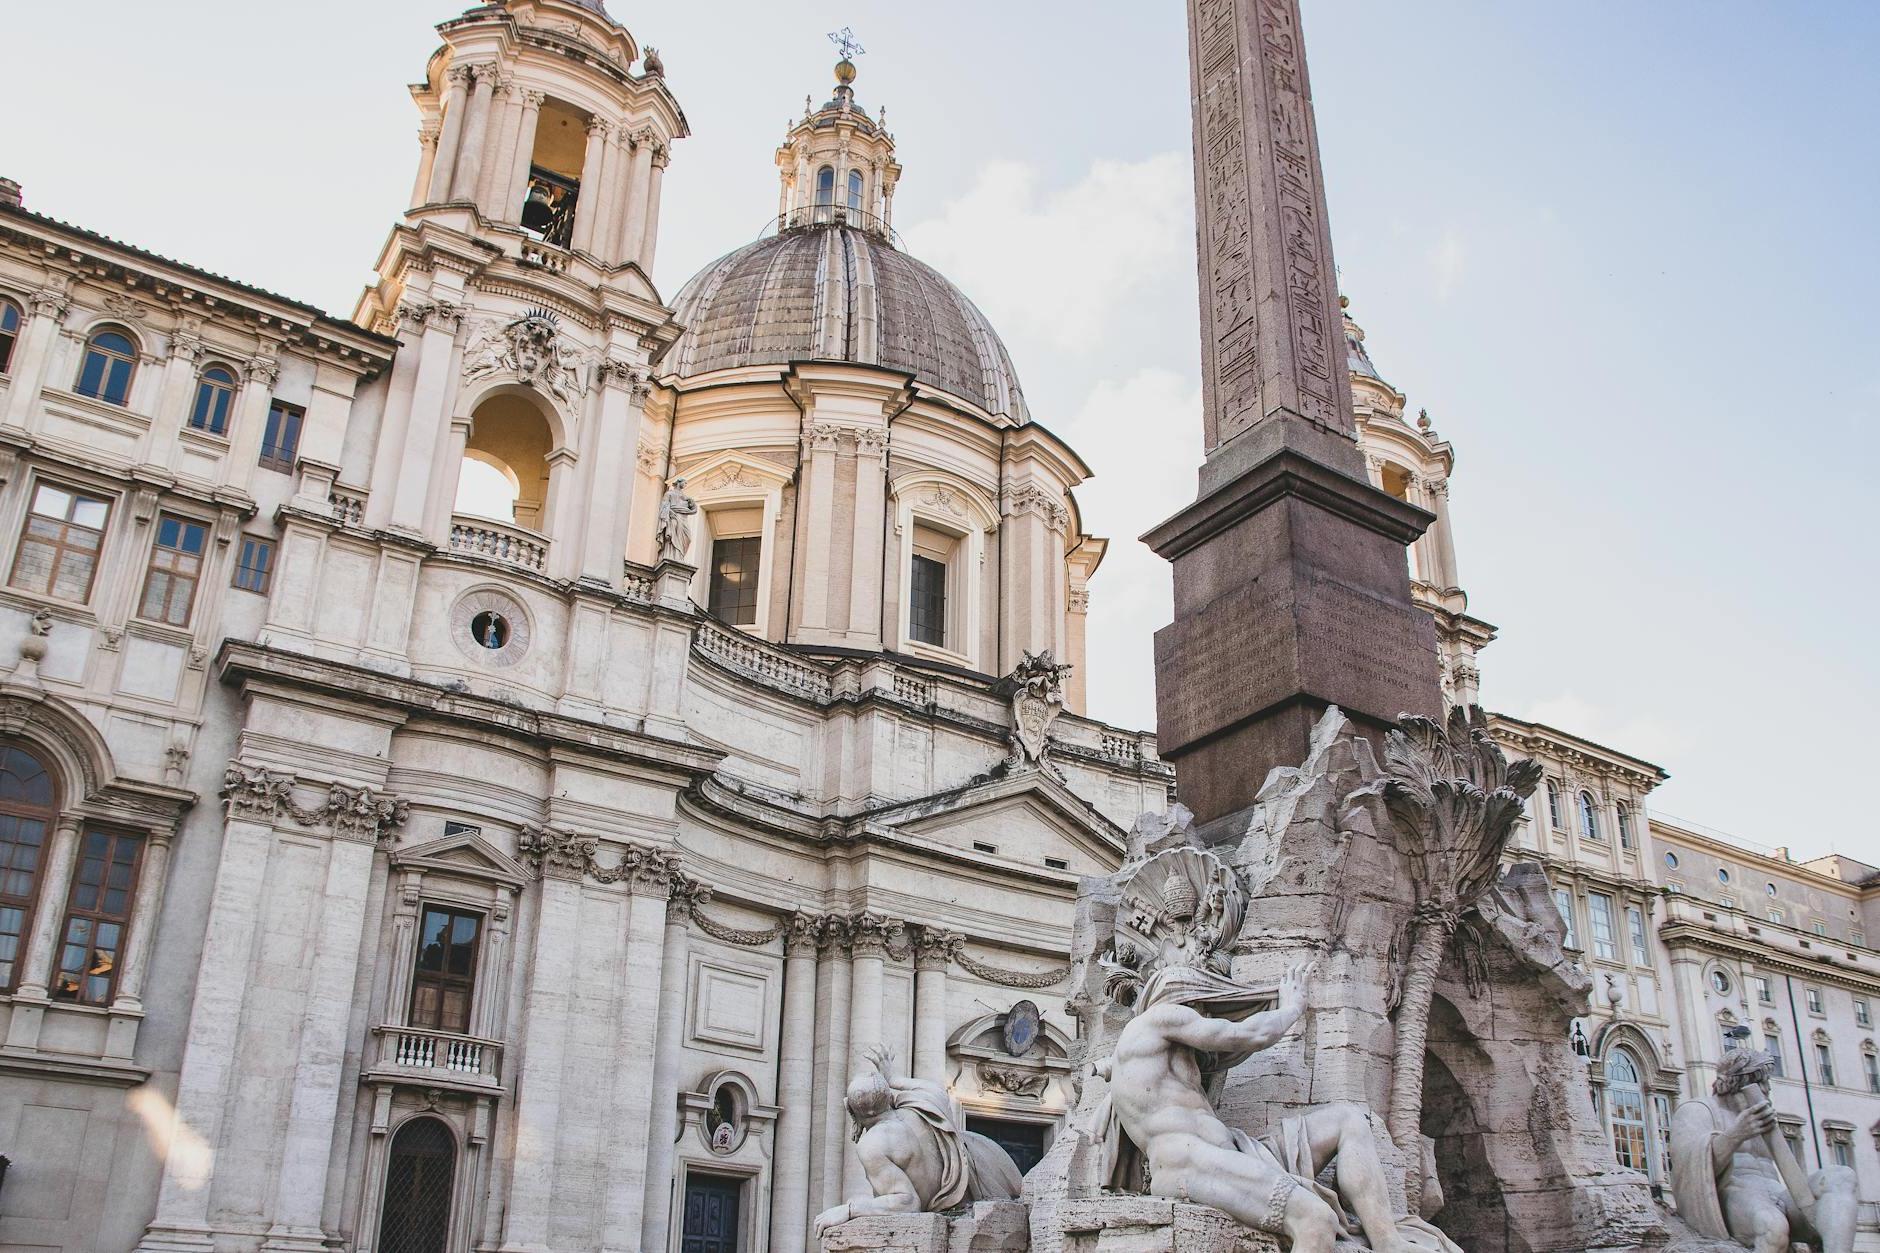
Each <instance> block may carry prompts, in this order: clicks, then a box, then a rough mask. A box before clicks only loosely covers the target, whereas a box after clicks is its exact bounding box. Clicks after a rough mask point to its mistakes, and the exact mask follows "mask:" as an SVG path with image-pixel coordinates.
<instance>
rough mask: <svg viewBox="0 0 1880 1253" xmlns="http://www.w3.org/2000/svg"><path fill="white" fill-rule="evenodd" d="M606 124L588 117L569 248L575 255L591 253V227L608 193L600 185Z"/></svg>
mask: <svg viewBox="0 0 1880 1253" xmlns="http://www.w3.org/2000/svg"><path fill="white" fill-rule="evenodd" d="M607 129H608V127H607V122H606V120H605V119H604V118H598V117H590V118H589V119H588V123H587V153H586V155H585V156H583V157H582V159H581V195H580V198H579V199H577V200H576V201H575V205H574V233H573V236H572V239H571V241H570V242H571V246H572V247H573V248H574V250H575V251H576V252H592V251H594V228H595V226H597V225H598V224H599V217H600V211H601V204H602V202H603V201H605V200H606V199H607V190H606V188H605V186H603V184H602V182H601V157H602V154H603V153H604V152H605V150H606V148H607Z"/></svg>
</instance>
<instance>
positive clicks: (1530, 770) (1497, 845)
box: [1384, 705, 1541, 1214]
mask: <svg viewBox="0 0 1880 1253" xmlns="http://www.w3.org/2000/svg"><path fill="white" fill-rule="evenodd" d="M1384 769H1385V772H1386V775H1387V776H1388V777H1387V778H1386V780H1385V784H1384V803H1385V806H1386V808H1387V809H1388V810H1389V811H1390V816H1391V821H1392V824H1393V825H1394V826H1395V827H1396V830H1397V838H1398V848H1399V849H1400V850H1401V851H1402V852H1403V854H1404V855H1405V857H1406V859H1407V860H1408V862H1409V869H1410V875H1411V880H1412V882H1413V884H1414V886H1415V889H1416V894H1417V905H1416V912H1415V914H1414V915H1413V916H1412V917H1411V920H1410V924H1409V927H1410V932H1411V936H1412V939H1411V942H1410V950H1409V958H1408V960H1407V961H1406V962H1405V964H1404V969H1403V978H1402V980H1401V983H1400V984H1399V987H1398V989H1397V1046H1396V1056H1395V1059H1394V1064H1393V1066H1392V1068H1391V1090H1390V1114H1389V1119H1388V1122H1389V1126H1390V1135H1391V1139H1392V1140H1394V1141H1396V1143H1397V1146H1398V1147H1399V1148H1400V1149H1402V1150H1403V1151H1404V1152H1405V1153H1407V1154H1409V1156H1410V1161H1411V1162H1412V1163H1413V1165H1412V1167H1411V1169H1410V1171H1409V1173H1408V1177H1407V1178H1406V1180H1405V1184H1406V1191H1407V1192H1408V1193H1409V1194H1410V1196H1409V1201H1410V1212H1411V1213H1412V1214H1414V1213H1416V1212H1417V1202H1418V1200H1419V1198H1420V1194H1421V1192H1422V1171H1421V1169H1420V1166H1419V1165H1417V1163H1420V1162H1421V1161H1422V1153H1423V1141H1422V1116H1423V1050H1424V1047H1425V1045H1426V1043H1427V1042H1428V1039H1429V1028H1430V1004H1431V1001H1432V999H1433V998H1434V997H1435V995H1436V973H1437V970H1438V968H1439V967H1440V966H1441V965H1442V960H1443V953H1444V951H1445V950H1446V949H1447V948H1448V946H1449V940H1450V937H1452V936H1453V935H1454V934H1455V933H1456V928H1457V926H1458V925H1459V924H1460V923H1461V921H1462V917H1463V915H1464V914H1466V913H1467V912H1468V911H1469V910H1470V909H1472V908H1473V907H1474V906H1475V904H1476V902H1477V901H1479V900H1480V899H1481V897H1482V895H1483V894H1484V893H1486V892H1487V891H1488V890H1489V889H1490V888H1491V887H1493V886H1494V884H1495V882H1496V880H1497V879H1498V878H1499V877H1500V875H1499V871H1500V866H1501V854H1502V850H1503V849H1504V848H1505V847H1506V846H1507V843H1508V835H1509V832H1511V831H1512V830H1513V829H1514V821H1515V819H1516V818H1517V817H1519V816H1520V814H1521V810H1522V803H1523V802H1524V801H1525V800H1526V799H1527V797H1528V796H1529V795H1530V794H1531V793H1532V792H1533V791H1534V788H1535V785H1536V784H1538V783H1539V782H1540V779H1541V766H1540V764H1539V763H1538V762H1533V761H1521V762H1516V763H1515V764H1513V765H1510V764H1509V763H1508V759H1507V758H1506V757H1504V756H1503V755H1502V752H1501V749H1500V748H1499V747H1497V746H1496V744H1495V742H1494V740H1493V739H1491V738H1490V737H1489V733H1488V719H1487V718H1486V717H1485V716H1484V715H1483V713H1482V710H1481V707H1480V706H1476V705H1471V706H1468V707H1467V708H1463V707H1460V706H1459V707H1457V708H1454V709H1451V710H1450V711H1449V720H1448V725H1447V726H1445V725H1443V724H1442V723H1439V722H1437V721H1435V720H1433V719H1430V718H1423V717H1417V716H1406V717H1404V718H1402V719H1400V720H1399V721H1398V724H1397V729H1396V730H1393V731H1391V732H1390V733H1389V734H1388V735H1387V736H1386V737H1385V740H1384Z"/></svg>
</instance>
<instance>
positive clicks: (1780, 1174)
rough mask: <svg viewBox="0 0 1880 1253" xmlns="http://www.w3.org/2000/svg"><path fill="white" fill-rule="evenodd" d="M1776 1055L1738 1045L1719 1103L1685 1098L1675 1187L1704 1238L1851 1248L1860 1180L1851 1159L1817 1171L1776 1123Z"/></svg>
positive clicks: (1719, 1083) (1674, 1145) (1769, 1249)
mask: <svg viewBox="0 0 1880 1253" xmlns="http://www.w3.org/2000/svg"><path fill="white" fill-rule="evenodd" d="M1774 1069H1775V1059H1774V1058H1772V1057H1770V1056H1769V1055H1768V1054H1767V1053H1763V1052H1759V1051H1756V1050H1753V1049H1739V1050H1737V1051H1735V1052H1733V1053H1731V1054H1730V1055H1729V1057H1727V1058H1726V1059H1725V1060H1724V1063H1723V1065H1722V1066H1721V1067H1720V1068H1719V1069H1718V1071H1717V1078H1716V1081H1715V1082H1714V1083H1712V1084H1711V1085H1710V1091H1711V1093H1712V1094H1713V1095H1714V1096H1715V1097H1716V1100H1715V1101H1686V1102H1684V1103H1683V1104H1682V1105H1679V1106H1678V1112H1677V1113H1676V1114H1675V1115H1674V1116H1673V1117H1672V1119H1671V1190H1672V1193H1673V1194H1674V1195H1675V1196H1676V1197H1677V1199H1678V1215H1679V1217H1681V1218H1683V1219H1684V1221H1685V1222H1687V1223H1689V1224H1690V1225H1691V1226H1692V1227H1693V1228H1695V1229H1696V1230H1697V1232H1698V1233H1699V1234H1700V1235H1706V1236H1709V1237H1711V1238H1712V1239H1713V1240H1735V1241H1736V1242H1737V1243H1738V1244H1740V1245H1742V1246H1743V1247H1745V1248H1748V1249H1753V1250H1755V1253H1789V1247H1790V1244H1791V1242H1793V1241H1804V1240H1805V1241H1807V1242H1808V1243H1810V1244H1811V1245H1813V1246H1814V1248H1816V1249H1817V1250H1819V1253H1851V1250H1852V1249H1853V1247H1854V1220H1855V1212H1856V1209H1857V1201H1858V1196H1857V1192H1858V1181H1857V1180H1856V1178H1855V1175H1854V1172H1853V1171H1852V1170H1850V1169H1849V1168H1848V1167H1846V1166H1824V1167H1823V1168H1822V1169H1820V1170H1818V1171H1816V1172H1815V1173H1814V1174H1812V1175H1811V1174H1808V1173H1807V1172H1806V1171H1804V1170H1803V1169H1802V1167H1801V1164H1800V1163H1799V1162H1797V1161H1796V1160H1795V1154H1794V1153H1792V1152H1790V1151H1789V1146H1788V1144H1787V1143H1785V1142H1784V1141H1783V1139H1782V1136H1781V1134H1780V1132H1779V1131H1778V1129H1777V1127H1776V1113H1775V1109H1774V1107H1773V1106H1771V1105H1770V1104H1769V1093H1768V1090H1767V1088H1766V1084H1767V1082H1768V1079H1769V1075H1770V1073H1771V1072H1772V1071H1774Z"/></svg>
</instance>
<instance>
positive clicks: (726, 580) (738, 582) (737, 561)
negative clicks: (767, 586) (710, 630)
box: [710, 535, 764, 626]
mask: <svg viewBox="0 0 1880 1253" xmlns="http://www.w3.org/2000/svg"><path fill="white" fill-rule="evenodd" d="M763 555H764V541H763V539H762V538H761V537H759V536H756V535H751V536H746V537H744V538H742V539H721V540H714V541H713V542H712V573H711V595H710V608H711V611H712V613H713V614H715V615H716V616H717V617H719V618H720V619H722V620H723V621H725V622H729V623H730V624H731V625H732V626H756V625H757V571H758V564H759V562H761V561H762V560H763Z"/></svg>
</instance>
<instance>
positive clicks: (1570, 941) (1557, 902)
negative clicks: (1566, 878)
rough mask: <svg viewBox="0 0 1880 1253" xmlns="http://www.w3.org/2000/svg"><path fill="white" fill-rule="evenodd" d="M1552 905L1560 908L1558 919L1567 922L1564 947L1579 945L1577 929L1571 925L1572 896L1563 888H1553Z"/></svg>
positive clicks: (1576, 946)
mask: <svg viewBox="0 0 1880 1253" xmlns="http://www.w3.org/2000/svg"><path fill="white" fill-rule="evenodd" d="M1554 906H1555V908H1557V909H1559V910H1560V921H1562V922H1564V923H1566V924H1567V938H1566V947H1568V948H1578V947H1580V933H1579V929H1578V928H1577V927H1575V926H1574V925H1573V897H1572V895H1571V894H1570V893H1568V892H1567V890H1566V889H1565V888H1555V889H1554Z"/></svg>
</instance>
